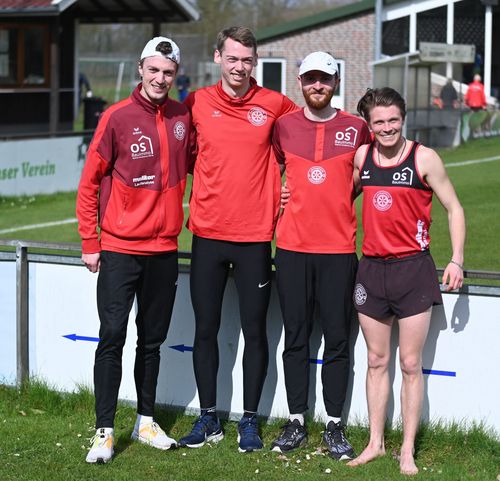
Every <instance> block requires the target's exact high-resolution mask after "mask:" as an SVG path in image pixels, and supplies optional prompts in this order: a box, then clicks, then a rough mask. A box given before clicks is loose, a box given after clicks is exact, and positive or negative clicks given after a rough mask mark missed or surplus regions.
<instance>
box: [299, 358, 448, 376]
mask: <svg viewBox="0 0 500 481" xmlns="http://www.w3.org/2000/svg"><path fill="white" fill-rule="evenodd" d="M309 364H323V361H322V360H321V359H312V358H310V359H309ZM422 372H423V373H424V374H429V375H434V376H448V377H457V373H456V372H455V371H439V370H437V369H424V368H422Z"/></svg>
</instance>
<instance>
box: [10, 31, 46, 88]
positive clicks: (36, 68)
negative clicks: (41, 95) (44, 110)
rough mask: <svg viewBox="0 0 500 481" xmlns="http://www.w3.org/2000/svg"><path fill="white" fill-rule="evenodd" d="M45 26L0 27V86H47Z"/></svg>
mask: <svg viewBox="0 0 500 481" xmlns="http://www.w3.org/2000/svg"><path fill="white" fill-rule="evenodd" d="M48 52H49V29H48V27H47V26H45V25H42V26H32V25H8V26H6V25H0V86H3V87H47V86H48V84H49V62H48Z"/></svg>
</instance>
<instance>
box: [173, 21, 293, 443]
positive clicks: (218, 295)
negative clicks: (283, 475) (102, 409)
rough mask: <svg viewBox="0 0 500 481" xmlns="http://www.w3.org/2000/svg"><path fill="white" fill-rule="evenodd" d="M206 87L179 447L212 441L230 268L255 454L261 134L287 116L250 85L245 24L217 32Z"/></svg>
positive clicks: (276, 177) (266, 256)
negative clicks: (194, 415) (190, 343)
mask: <svg viewBox="0 0 500 481" xmlns="http://www.w3.org/2000/svg"><path fill="white" fill-rule="evenodd" d="M214 61H215V63H216V64H218V65H219V66H220V72H221V79H220V81H219V82H218V83H217V84H216V85H212V86H209V87H205V88H202V89H199V90H196V91H195V92H192V93H190V95H189V96H188V98H187V99H186V102H185V105H187V107H188V108H189V109H190V111H191V115H192V121H193V127H194V134H195V139H193V140H194V142H193V148H194V156H195V163H194V172H193V187H192V192H191V199H190V203H189V209H190V216H189V220H188V224H187V225H188V228H189V229H190V230H191V232H192V233H193V245H192V260H191V276H190V286H191V300H192V303H193V309H194V315H195V323H196V330H195V339H194V348H193V364H194V372H195V377H196V385H197V388H198V395H199V400H200V408H201V414H200V416H199V417H198V419H197V420H196V421H195V423H194V424H193V428H192V430H191V432H190V433H189V434H188V435H186V436H184V437H183V438H182V439H180V440H179V445H180V446H187V447H190V448H198V447H201V446H203V445H204V444H205V442H207V441H213V442H217V441H220V440H221V439H222V438H223V436H224V434H223V431H222V427H221V424H220V421H219V418H218V415H217V371H218V367H219V351H218V343H217V334H218V332H219V327H220V322H221V308H222V301H223V296H224V289H225V286H226V282H227V278H228V275H229V272H230V270H231V269H232V272H233V274H234V280H235V283H236V289H237V291H238V299H239V307H240V319H241V329H242V332H243V337H244V340H245V348H244V352H243V410H244V413H243V416H242V418H241V420H240V422H239V424H238V449H239V451H240V452H248V451H254V450H258V449H261V448H262V447H263V443H262V440H261V438H260V436H259V432H258V423H257V411H258V406H259V401H260V397H261V394H262V388H263V386H264V380H265V377H266V373H267V365H268V344H267V334H266V317H267V308H268V304H269V297H270V293H271V239H272V238H273V235H274V228H275V224H276V220H277V217H278V211H279V190H280V173H279V168H278V165H277V164H276V162H275V160H274V156H273V152H272V147H271V134H272V130H273V127H274V124H275V122H276V119H278V118H279V117H280V116H282V115H284V114H286V113H288V112H290V111H292V110H294V109H295V108H296V106H295V104H294V103H293V102H292V101H291V100H289V99H288V98H287V97H285V96H284V95H282V94H280V93H278V92H275V91H272V90H268V89H265V88H262V87H259V86H258V85H257V82H256V81H255V79H254V78H253V77H252V70H253V68H254V67H255V66H256V65H257V42H256V40H255V37H254V35H253V33H252V32H251V30H249V29H248V28H246V27H230V28H227V29H225V30H222V31H221V32H220V33H219V34H218V36H217V47H216V50H215V53H214Z"/></svg>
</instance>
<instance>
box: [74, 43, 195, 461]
mask: <svg viewBox="0 0 500 481" xmlns="http://www.w3.org/2000/svg"><path fill="white" fill-rule="evenodd" d="M179 62H180V52H179V48H178V47H177V45H176V44H175V43H174V42H173V41H172V40H170V39H168V38H165V37H155V38H153V39H152V40H150V41H149V42H148V43H147V44H146V46H145V47H144V49H143V51H142V54H141V57H140V63H139V74H140V75H141V78H142V82H141V83H140V84H139V85H138V86H137V87H136V89H135V90H134V91H133V93H132V95H131V96H130V97H129V98H127V99H125V100H123V101H121V102H118V103H116V104H114V105H112V106H111V107H109V108H108V109H107V110H106V111H105V112H104V113H103V115H102V117H101V119H100V121H99V124H98V126H97V130H96V132H95V134H94V137H93V139H92V142H91V144H90V147H89V151H88V154H87V160H86V163H85V166H84V169H83V173H82V177H81V180H80V185H79V187H78V195H77V205H76V212H77V217H78V223H79V226H78V230H79V233H80V236H81V238H82V261H83V262H84V264H85V266H86V267H87V268H88V269H89V271H90V272H99V277H98V279H97V309H98V312H99V320H100V329H99V344H98V345H97V350H96V353H95V364H94V387H95V400H96V401H95V411H96V428H97V430H96V434H95V436H94V437H93V438H92V440H91V449H90V451H89V452H88V454H87V458H86V461H87V462H88V463H107V462H108V461H110V460H111V458H112V457H113V453H114V450H113V445H114V418H115V414H116V405H117V400H118V390H119V387H120V382H121V377H122V351H123V346H124V344H125V338H126V334H127V324H128V319H129V313H130V310H131V308H132V304H133V302H134V298H137V315H136V325H137V348H136V357H135V367H134V377H135V385H136V390H137V420H136V422H135V426H134V429H133V432H132V439H135V440H137V441H139V442H142V443H145V444H148V445H150V446H153V447H155V448H158V449H163V450H166V449H170V448H172V447H175V445H176V442H175V440H173V439H171V438H170V437H169V436H167V435H166V434H165V432H164V431H163V430H162V429H161V427H160V426H159V425H158V424H157V423H156V422H155V421H154V419H153V414H154V406H155V396H156V384H157V379H158V371H159V367H160V346H161V344H162V343H163V341H164V340H165V338H166V336H167V331H168V328H169V324H170V318H171V315H172V309H173V305H174V298H175V293H176V289H177V287H176V286H177V271H178V265H177V236H178V234H179V232H180V230H181V227H182V222H183V208H182V198H183V194H184V189H185V185H186V176H187V170H188V160H189V149H188V147H189V140H188V139H189V135H190V124H191V121H190V115H189V112H188V110H187V108H186V107H185V106H184V105H182V104H180V103H179V102H176V101H174V100H171V99H170V98H169V97H168V92H169V90H170V89H171V87H172V86H173V84H174V81H175V75H176V73H177V69H178V66H179Z"/></svg>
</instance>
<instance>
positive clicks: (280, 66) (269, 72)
mask: <svg viewBox="0 0 500 481" xmlns="http://www.w3.org/2000/svg"><path fill="white" fill-rule="evenodd" d="M257 83H258V84H259V85H261V86H262V87H266V88H268V89H270V90H275V91H276V92H281V93H282V94H284V95H286V60H285V59H280V58H259V64H258V70H257Z"/></svg>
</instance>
